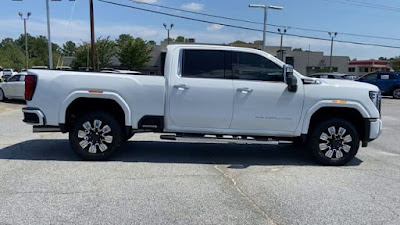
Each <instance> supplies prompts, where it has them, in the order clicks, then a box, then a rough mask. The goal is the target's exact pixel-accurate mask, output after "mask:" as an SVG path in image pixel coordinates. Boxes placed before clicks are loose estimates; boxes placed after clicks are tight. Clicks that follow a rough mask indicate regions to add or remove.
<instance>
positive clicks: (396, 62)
mask: <svg viewBox="0 0 400 225" xmlns="http://www.w3.org/2000/svg"><path fill="white" fill-rule="evenodd" d="M390 64H391V65H392V68H393V69H394V70H395V71H400V56H397V57H394V58H393V59H392V60H391V61H390Z"/></svg>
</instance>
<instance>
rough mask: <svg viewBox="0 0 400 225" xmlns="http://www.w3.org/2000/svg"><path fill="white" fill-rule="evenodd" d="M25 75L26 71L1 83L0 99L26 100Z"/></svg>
mask: <svg viewBox="0 0 400 225" xmlns="http://www.w3.org/2000/svg"><path fill="white" fill-rule="evenodd" d="M25 75H26V73H20V74H17V75H14V76H12V77H10V78H9V79H8V80H7V81H5V82H3V83H0V101H4V100H6V99H19V100H25V96H24V93H25Z"/></svg>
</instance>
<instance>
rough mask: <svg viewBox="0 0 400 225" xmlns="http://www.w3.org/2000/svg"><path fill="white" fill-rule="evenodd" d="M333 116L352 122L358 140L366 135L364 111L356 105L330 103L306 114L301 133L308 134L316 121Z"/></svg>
mask: <svg viewBox="0 0 400 225" xmlns="http://www.w3.org/2000/svg"><path fill="white" fill-rule="evenodd" d="M334 117H336V118H341V119H345V120H347V121H349V122H350V123H352V124H353V125H354V126H355V127H356V129H357V131H358V133H359V135H360V136H359V138H360V140H362V139H363V137H364V136H365V135H366V134H365V129H366V127H365V120H364V118H368V114H366V112H363V111H360V110H359V109H358V108H356V107H340V106H339V107H338V106H332V105H330V106H323V107H319V108H318V109H316V110H315V111H313V113H310V114H308V115H307V121H304V125H303V130H302V134H309V133H310V132H312V129H313V127H314V126H315V125H316V124H318V122H321V121H324V120H326V119H328V118H334Z"/></svg>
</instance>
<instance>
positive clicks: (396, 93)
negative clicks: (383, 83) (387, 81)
mask: <svg viewBox="0 0 400 225" xmlns="http://www.w3.org/2000/svg"><path fill="white" fill-rule="evenodd" d="M393 97H394V98H400V88H397V89H395V90H394V91H393Z"/></svg>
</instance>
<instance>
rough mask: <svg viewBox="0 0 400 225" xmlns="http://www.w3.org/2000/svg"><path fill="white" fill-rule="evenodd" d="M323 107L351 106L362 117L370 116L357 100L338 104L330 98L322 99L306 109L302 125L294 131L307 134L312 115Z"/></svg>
mask: <svg viewBox="0 0 400 225" xmlns="http://www.w3.org/2000/svg"><path fill="white" fill-rule="evenodd" d="M324 107H337V108H352V109H356V110H357V111H358V112H359V113H360V114H361V116H362V117H364V118H369V117H370V114H369V112H368V111H367V110H366V109H365V108H364V106H362V105H361V104H360V103H358V102H354V101H346V103H345V104H338V103H333V102H332V100H322V101H319V102H317V103H316V104H314V105H313V106H312V107H311V108H309V109H308V111H307V112H306V113H305V115H304V118H303V123H302V126H300V132H299V131H297V132H296V133H301V134H307V133H308V128H309V126H310V121H311V117H312V116H313V115H314V113H315V112H317V111H318V110H319V109H321V108H324Z"/></svg>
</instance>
